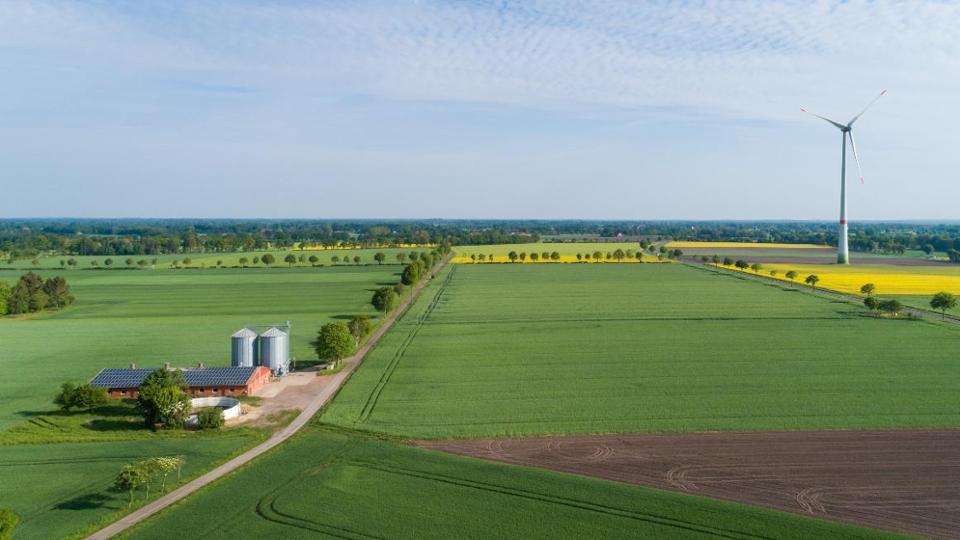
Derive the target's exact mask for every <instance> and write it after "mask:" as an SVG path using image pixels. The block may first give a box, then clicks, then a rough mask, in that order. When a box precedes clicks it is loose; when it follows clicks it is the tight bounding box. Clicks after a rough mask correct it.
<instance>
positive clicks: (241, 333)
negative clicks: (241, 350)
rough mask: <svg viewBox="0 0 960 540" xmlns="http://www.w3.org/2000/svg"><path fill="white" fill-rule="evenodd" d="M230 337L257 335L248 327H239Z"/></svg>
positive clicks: (251, 336) (253, 336) (252, 336)
mask: <svg viewBox="0 0 960 540" xmlns="http://www.w3.org/2000/svg"><path fill="white" fill-rule="evenodd" d="M230 337H242V338H255V337H257V333H256V332H254V331H253V330H251V329H249V328H241V329H240V330H237V331H236V332H235V333H234V334H233V335H232V336H230Z"/></svg>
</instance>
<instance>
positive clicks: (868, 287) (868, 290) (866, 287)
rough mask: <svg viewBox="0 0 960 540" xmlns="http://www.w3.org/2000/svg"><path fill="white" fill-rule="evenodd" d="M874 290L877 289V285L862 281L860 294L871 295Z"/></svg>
mask: <svg viewBox="0 0 960 540" xmlns="http://www.w3.org/2000/svg"><path fill="white" fill-rule="evenodd" d="M876 291H877V286H876V285H874V284H873V283H864V284H863V286H862V287H860V294H863V295H866V296H872V295H873V293H875V292H876Z"/></svg>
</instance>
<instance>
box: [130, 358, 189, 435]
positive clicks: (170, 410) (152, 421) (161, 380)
mask: <svg viewBox="0 0 960 540" xmlns="http://www.w3.org/2000/svg"><path fill="white" fill-rule="evenodd" d="M137 408H138V409H139V410H140V414H142V415H143V420H144V422H145V423H146V424H147V426H149V427H151V428H156V426H158V425H161V424H162V425H165V426H168V427H182V426H183V423H184V421H185V420H186V418H187V415H188V414H189V413H190V396H188V395H187V382H186V380H184V378H183V372H182V371H180V370H179V369H176V370H170V369H166V368H160V369H158V370H156V371H154V372H153V373H151V374H150V375H148V376H147V378H146V379H144V381H143V384H141V385H140V389H139V395H138V396H137Z"/></svg>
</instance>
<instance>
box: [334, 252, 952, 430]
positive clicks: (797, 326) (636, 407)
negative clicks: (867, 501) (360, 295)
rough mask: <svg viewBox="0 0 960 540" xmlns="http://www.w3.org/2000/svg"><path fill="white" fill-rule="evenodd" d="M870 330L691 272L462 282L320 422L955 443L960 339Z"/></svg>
mask: <svg viewBox="0 0 960 540" xmlns="http://www.w3.org/2000/svg"><path fill="white" fill-rule="evenodd" d="M861 313H862V309H861V308H860V307H858V306H855V305H850V304H847V303H839V302H831V301H827V300H824V299H821V298H817V297H813V296H810V295H806V294H804V293H802V292H798V291H796V290H793V289H791V288H789V287H786V286H784V287H781V286H777V285H763V284H758V283H755V282H750V281H747V280H745V279H742V278H739V277H736V276H729V275H718V274H714V273H712V272H709V271H707V270H702V269H696V268H691V267H686V266H681V265H615V264H614V265H589V266H587V265H536V266H531V265H507V266H503V265H459V266H455V267H451V268H448V269H447V270H445V273H444V275H443V276H441V277H439V278H438V279H436V280H434V283H433V284H432V286H431V288H430V289H428V290H427V291H425V294H424V296H423V297H421V299H420V300H419V301H418V302H417V304H416V305H415V306H414V307H413V309H412V311H411V312H410V313H408V315H407V316H406V317H405V318H404V319H403V320H402V321H401V323H400V324H399V325H398V326H397V327H396V328H395V329H394V330H392V331H391V332H390V334H389V335H388V336H387V338H386V339H385V340H384V341H383V342H381V343H380V345H379V346H378V347H377V349H376V350H375V351H374V352H373V353H372V354H371V355H369V356H368V357H367V359H366V360H365V361H364V364H363V366H362V367H361V368H360V369H359V370H358V371H357V373H356V374H354V376H353V379H352V380H351V382H350V384H348V385H347V386H346V387H345V388H344V389H343V390H342V391H341V392H340V394H339V395H338V397H337V398H336V400H335V401H334V403H333V404H332V405H331V407H330V408H329V409H328V411H327V413H326V414H325V415H324V417H323V419H324V421H327V422H331V423H336V424H339V425H343V426H346V427H350V428H357V429H364V430H371V431H377V432H385V433H390V434H396V435H402V436H410V437H422V438H462V437H481V436H502V435H534V434H569V433H602V432H631V431H688V430H697V431H699V430H754V429H755V430H766V429H814V428H867V427H876V428H885V427H921V426H926V427H944V426H949V427H956V426H960V410H958V409H957V407H956V396H957V395H958V392H960V363H958V362H957V361H956V351H957V350H958V348H960V329H956V328H946V327H942V326H939V325H935V324H931V323H927V322H917V321H902V320H880V319H874V318H868V317H863V316H861Z"/></svg>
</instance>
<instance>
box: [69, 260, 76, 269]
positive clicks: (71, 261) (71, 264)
mask: <svg viewBox="0 0 960 540" xmlns="http://www.w3.org/2000/svg"><path fill="white" fill-rule="evenodd" d="M76 265H77V260H76V259H67V266H69V267H71V268H72V267H74V266H76Z"/></svg>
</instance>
